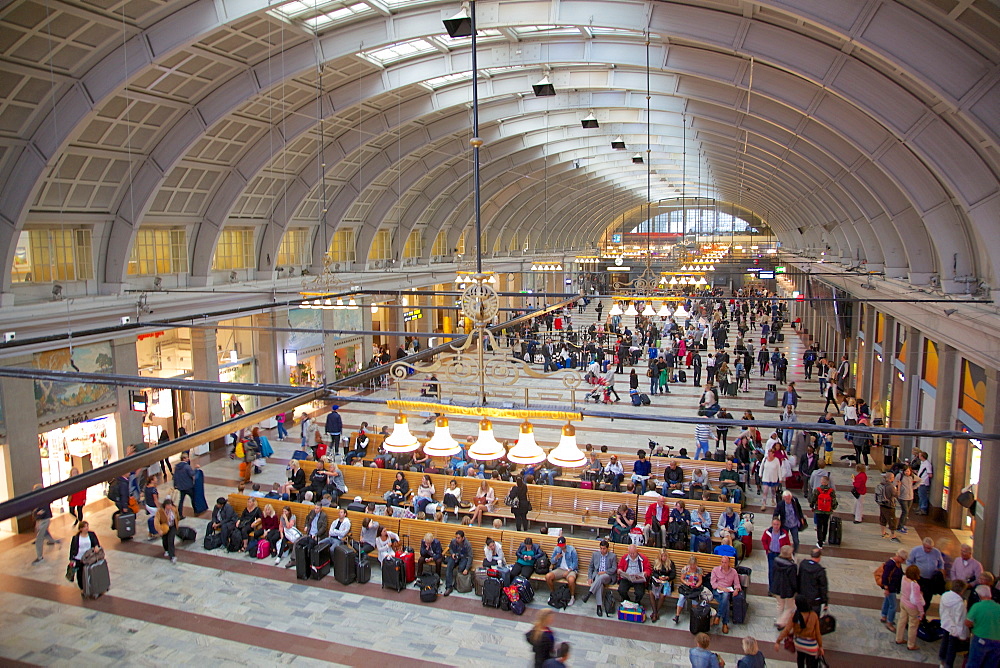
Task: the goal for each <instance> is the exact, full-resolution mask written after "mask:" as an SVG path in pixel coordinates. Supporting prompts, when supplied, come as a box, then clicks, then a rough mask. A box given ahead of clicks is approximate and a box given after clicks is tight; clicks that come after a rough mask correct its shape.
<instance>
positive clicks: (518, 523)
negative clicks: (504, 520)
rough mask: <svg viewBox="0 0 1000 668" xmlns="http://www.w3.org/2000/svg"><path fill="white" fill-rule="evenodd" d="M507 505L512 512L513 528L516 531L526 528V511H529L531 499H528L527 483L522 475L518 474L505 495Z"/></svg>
mask: <svg viewBox="0 0 1000 668" xmlns="http://www.w3.org/2000/svg"><path fill="white" fill-rule="evenodd" d="M507 505H508V506H510V512H511V513H513V514H514V529H515V530H516V531H527V530H528V513H530V512H531V501H529V500H528V485H527V483H525V482H524V478H523V477H522V476H518V477H517V480H516V481H515V482H514V487H513V488H511V490H510V493H509V494H508V495H507Z"/></svg>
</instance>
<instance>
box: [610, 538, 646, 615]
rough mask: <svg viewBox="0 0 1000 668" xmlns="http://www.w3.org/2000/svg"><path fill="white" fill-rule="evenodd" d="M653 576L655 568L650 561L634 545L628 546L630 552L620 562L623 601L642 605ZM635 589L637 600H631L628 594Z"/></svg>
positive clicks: (619, 583) (619, 576)
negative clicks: (647, 586)
mask: <svg viewBox="0 0 1000 668" xmlns="http://www.w3.org/2000/svg"><path fill="white" fill-rule="evenodd" d="M652 575H653V566H652V565H651V564H650V563H649V559H647V558H646V557H644V556H643V555H641V554H639V548H637V547H636V546H635V545H634V544H632V545H629V546H628V552H626V553H625V556H623V557H622V558H621V559H620V560H619V561H618V593H619V594H621V597H622V600H623V601H629V600H632V601H635V602H636V603H642V597H643V596H645V595H646V583H647V582H648V581H649V578H650V577H651V576H652ZM633 588H634V589H635V598H634V599H630V598H629V596H628V592H629V590H630V589H633Z"/></svg>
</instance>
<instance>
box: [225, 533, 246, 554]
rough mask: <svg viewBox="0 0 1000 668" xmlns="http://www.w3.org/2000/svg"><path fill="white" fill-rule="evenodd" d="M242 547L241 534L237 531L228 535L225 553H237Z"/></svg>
mask: <svg viewBox="0 0 1000 668" xmlns="http://www.w3.org/2000/svg"><path fill="white" fill-rule="evenodd" d="M242 547H243V534H241V533H240V532H239V531H233V532H232V533H230V534H229V539H228V540H227V542H226V551H227V552H239V551H240V549H242Z"/></svg>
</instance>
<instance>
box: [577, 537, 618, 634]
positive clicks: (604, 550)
mask: <svg viewBox="0 0 1000 668" xmlns="http://www.w3.org/2000/svg"><path fill="white" fill-rule="evenodd" d="M617 564H618V559H617V557H616V556H615V553H614V552H612V551H611V544H610V543H608V541H606V540H602V541H601V543H600V547H599V548H598V550H597V551H596V552H594V553H593V554H592V555H590V570H589V571H588V573H587V580H589V581H590V589H588V590H587V593H586V594H584V595H583V602H584V603H586V602H587V601H589V600H590V597H591V596H596V597H597V616H598V617H600V616H601V615H603V614H604V613H605V610H604V588H605V587H606V586H609V585H610V584H611V583H612V582H614V580H615V573H616V570H617ZM612 612H613V611H611V610H608V611H607V614H608V615H609V616H610V615H611V614H612Z"/></svg>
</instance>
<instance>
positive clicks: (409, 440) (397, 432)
mask: <svg viewBox="0 0 1000 668" xmlns="http://www.w3.org/2000/svg"><path fill="white" fill-rule="evenodd" d="M382 445H383V447H385V449H386V450H388V451H389V452H413V451H414V450H416V449H417V448H419V447H420V442H419V441H418V440H417V437H416V436H414V435H413V434H411V433H410V424H409V423H408V422H407V421H406V416H405V415H403V414H402V413H397V414H396V420H395V423H394V424H393V425H392V433H391V434H389V435H388V436H387V437H386V439H385V440H384V441H382Z"/></svg>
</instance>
